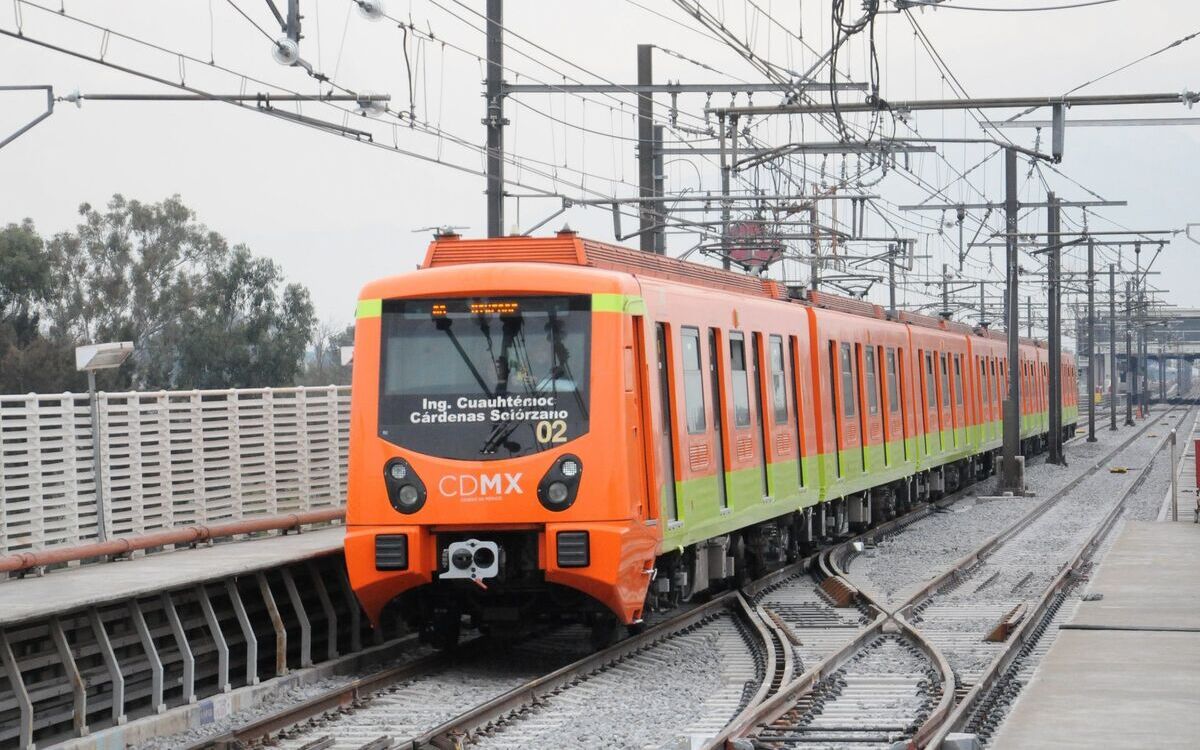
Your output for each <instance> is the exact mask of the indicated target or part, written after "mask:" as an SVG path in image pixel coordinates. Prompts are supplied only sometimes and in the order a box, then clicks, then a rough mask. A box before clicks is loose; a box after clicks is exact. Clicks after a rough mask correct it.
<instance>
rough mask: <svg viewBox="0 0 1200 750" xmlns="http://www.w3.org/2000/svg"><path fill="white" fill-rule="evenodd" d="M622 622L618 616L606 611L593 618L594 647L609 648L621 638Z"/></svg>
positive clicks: (592, 641) (592, 637) (592, 639)
mask: <svg viewBox="0 0 1200 750" xmlns="http://www.w3.org/2000/svg"><path fill="white" fill-rule="evenodd" d="M621 630H622V628H621V623H620V622H619V621H618V620H617V618H616V616H614V615H612V614H609V613H607V612H606V613H604V614H602V615H598V616H597V617H596V619H594V620H592V634H591V643H592V648H594V649H595V650H597V651H599V650H601V649H605V648H608V647H609V646H611V645H613V644H614V643H616V642H617V641H618V640H620V638H621Z"/></svg>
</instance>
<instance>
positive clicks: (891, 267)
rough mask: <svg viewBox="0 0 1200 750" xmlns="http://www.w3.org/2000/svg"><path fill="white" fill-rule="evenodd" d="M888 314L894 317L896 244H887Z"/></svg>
mask: <svg viewBox="0 0 1200 750" xmlns="http://www.w3.org/2000/svg"><path fill="white" fill-rule="evenodd" d="M888 315H890V316H891V317H892V318H895V317H896V244H895V243H892V244H890V245H888Z"/></svg>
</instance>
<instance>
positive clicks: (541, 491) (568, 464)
mask: <svg viewBox="0 0 1200 750" xmlns="http://www.w3.org/2000/svg"><path fill="white" fill-rule="evenodd" d="M582 476H583V462H582V461H580V460H579V457H578V456H572V455H570V454H567V455H565V456H559V458H558V460H557V461H555V462H554V464H553V465H552V466H551V467H550V470H549V471H547V472H546V475H545V476H544V477H542V481H541V482H540V483H538V500H539V501H540V502H541V503H542V507H544V508H546V509H547V510H553V511H560V510H566V509H567V508H570V507H571V505H572V504H574V502H575V497H576V496H577V495H578V494H579V479H580V477H582Z"/></svg>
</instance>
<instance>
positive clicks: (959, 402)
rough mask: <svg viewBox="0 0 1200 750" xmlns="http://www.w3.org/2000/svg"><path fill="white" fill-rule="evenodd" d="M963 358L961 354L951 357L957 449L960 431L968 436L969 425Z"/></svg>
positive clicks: (955, 442)
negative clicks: (952, 363)
mask: <svg viewBox="0 0 1200 750" xmlns="http://www.w3.org/2000/svg"><path fill="white" fill-rule="evenodd" d="M962 358H963V355H961V354H955V355H952V357H951V359H952V360H953V361H954V409H953V414H954V446H955V447H958V443H959V437H958V435H959V431H960V430H961V431H962V434H963V435H966V434H967V424H968V420H967V398H966V388H965V387H964V386H963V368H962Z"/></svg>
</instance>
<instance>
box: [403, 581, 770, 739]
mask: <svg viewBox="0 0 1200 750" xmlns="http://www.w3.org/2000/svg"><path fill="white" fill-rule="evenodd" d="M730 610H734V611H738V610H740V611H741V612H742V613H743V614H744V615H746V616H748V617H749V618H750V619H751V622H754V621H756V620H757V619H758V618H757V615H755V614H754V611H753V609H752V608H750V606H749V604H748V603H747V602H746V599H745V597H743V596H742V594H741V592H739V591H727V592H725V593H724V594H722V595H720V596H718V597H716V598H714V599H713V600H711V601H709V602H707V603H706V604H702V605H700V606H699V607H696V608H695V609H692V610H689V611H687V612H684V613H683V614H681V615H679V616H677V617H674V618H672V619H670V620H668V621H666V622H663V623H659V624H658V625H655V626H654V627H652V628H650V629H648V630H646V631H645V632H643V633H640V634H638V635H635V636H633V637H631V638H627V639H625V640H623V641H621V642H619V643H616V644H614V645H612V646H609V647H608V648H606V649H604V650H602V651H598V652H596V653H595V654H592V655H590V656H586V657H584V658H582V659H580V660H578V661H576V662H574V663H572V664H568V665H567V666H565V667H562V668H560V669H557V670H555V671H554V672H551V673H550V674H547V675H543V676H542V677H539V678H537V679H535V680H531V681H530V682H527V683H525V684H524V685H521V686H519V687H516V688H514V689H512V690H510V691H508V692H507V693H504V694H502V695H499V696H496V697H495V698H493V699H491V700H490V701H487V702H486V703H482V704H480V705H478V706H476V707H474V708H472V709H470V710H469V711H466V712H464V713H462V714H459V715H458V716H455V717H454V718H452V719H450V720H448V721H446V722H444V723H442V724H441V725H440V726H438V727H436V728H434V729H432V730H430V731H429V732H426V733H425V734H423V735H421V736H420V737H416V738H414V739H411V740H406V741H404V742H400V743H397V744H394V745H393V746H392V747H393V748H400V749H407V750H419V749H421V748H440V749H441V750H457V748H460V747H461V746H462V745H463V744H464V743H465V742H467V741H469V740H470V739H471V738H472V737H473V736H475V735H476V734H477V733H478V732H480V731H481V730H485V729H486V728H487V727H488V726H490V725H491V724H493V723H495V722H497V721H499V720H502V719H503V718H504V717H507V716H510V715H512V714H514V713H516V712H519V711H520V710H521V709H523V708H525V707H527V706H531V705H536V704H537V703H539V702H540V701H541V700H542V699H543V698H545V697H546V696H549V695H551V694H553V693H555V692H557V691H558V690H561V689H562V688H564V687H566V686H568V685H570V684H571V683H573V682H575V681H577V680H579V679H581V678H584V677H586V676H587V675H589V674H591V673H593V672H595V671H597V670H600V669H603V668H605V667H608V666H611V665H612V664H615V663H617V662H620V661H622V660H624V659H626V658H628V657H630V656H633V655H634V654H636V653H638V652H640V651H645V650H647V649H650V648H653V647H654V646H655V645H657V644H658V643H661V642H662V641H665V640H666V639H668V638H671V637H673V636H675V635H677V634H678V633H680V632H682V631H685V630H688V629H689V628H692V627H693V626H696V625H699V624H701V623H703V622H707V621H709V620H712V619H714V618H716V617H718V616H719V615H722V614H726V613H729V612H730ZM760 633H761V635H762V637H763V638H764V639H765V642H766V645H767V646H768V647H770V645H771V644H770V638H769V636H767V633H766V631H765V630H762V629H761V628H760ZM770 651H771V653H772V654H773V648H771V649H770ZM773 665H774V660H773V659H772V660H771V661H769V662H767V663H766V668H765V669H764V677H763V683H762V685H761V686H760V688H759V690H758V691H757V693H756V697H757V696H759V695H763V694H764V692H765V690H766V689H767V688H769V686H770V683H771V679H772V672H773Z"/></svg>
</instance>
